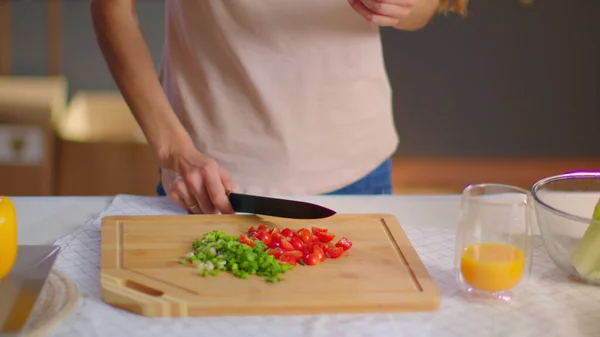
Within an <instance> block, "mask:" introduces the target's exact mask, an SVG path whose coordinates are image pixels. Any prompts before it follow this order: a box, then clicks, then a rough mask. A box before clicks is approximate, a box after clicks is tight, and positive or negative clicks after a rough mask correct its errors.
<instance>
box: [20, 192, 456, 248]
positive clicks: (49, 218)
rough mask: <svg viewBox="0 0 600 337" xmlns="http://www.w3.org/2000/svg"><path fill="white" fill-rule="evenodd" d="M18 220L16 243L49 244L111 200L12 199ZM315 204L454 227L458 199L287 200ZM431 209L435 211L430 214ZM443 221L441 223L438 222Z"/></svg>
mask: <svg viewBox="0 0 600 337" xmlns="http://www.w3.org/2000/svg"><path fill="white" fill-rule="evenodd" d="M11 199H12V200H13V202H14V203H15V207H16V208H17V218H18V221H19V224H18V226H19V244H21V245H29V244H51V243H53V242H54V241H55V240H57V239H59V238H61V237H63V236H65V235H67V234H70V233H72V232H74V231H75V230H77V229H78V228H80V227H81V226H83V225H84V224H85V223H86V222H88V221H89V220H91V219H93V218H94V217H96V216H98V214H99V213H100V212H101V211H103V210H104V209H106V207H108V206H109V205H110V203H111V201H112V200H113V197H109V196H101V197H70V196H69V197H12V198H11ZM290 199H298V200H305V201H308V202H315V203H320V204H322V205H324V206H325V207H331V208H333V209H335V210H337V211H338V212H339V213H345V212H349V213H355V212H356V210H357V209H358V210H360V212H362V213H379V212H382V213H391V214H394V215H395V216H396V217H397V219H398V221H399V222H400V223H411V224H415V225H418V226H433V227H442V228H455V227H456V223H455V219H456V218H457V216H458V210H459V209H458V207H459V203H460V196H456V195H439V196H437V195H436V196H429V195H407V196H404V195H397V196H374V197H357V196H312V197H305V198H290ZM431 210H435V212H432V211H431ZM442 219H445V220H442Z"/></svg>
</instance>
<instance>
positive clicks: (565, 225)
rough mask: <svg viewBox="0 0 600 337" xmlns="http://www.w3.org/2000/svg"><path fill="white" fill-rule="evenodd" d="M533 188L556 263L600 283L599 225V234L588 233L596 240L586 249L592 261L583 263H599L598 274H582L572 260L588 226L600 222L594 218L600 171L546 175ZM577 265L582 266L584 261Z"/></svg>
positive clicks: (575, 275)
mask: <svg viewBox="0 0 600 337" xmlns="http://www.w3.org/2000/svg"><path fill="white" fill-rule="evenodd" d="M531 192H532V196H533V199H534V209H535V215H536V218H537V223H538V227H539V229H540V233H541V236H542V239H543V241H544V246H545V248H546V250H547V251H548V254H549V255H550V258H551V259H552V260H553V261H554V264H556V266H557V267H558V268H559V269H560V270H562V271H563V272H564V273H566V274H567V276H568V277H570V278H571V279H574V280H576V281H579V282H582V283H588V284H594V285H600V228H599V230H598V234H597V235H593V234H594V233H589V234H591V235H588V238H592V239H593V240H592V241H595V242H592V244H593V245H591V246H592V247H593V246H595V247H597V248H596V249H591V250H590V249H589V248H588V249H587V252H588V253H587V254H586V255H587V256H586V259H588V261H591V262H592V263H587V262H586V263H584V265H585V264H588V266H589V265H597V267H595V268H594V269H596V270H597V271H598V272H597V273H596V275H592V274H593V273H589V272H587V273H584V274H583V275H582V274H581V273H580V272H578V270H577V269H578V268H575V266H574V263H573V261H574V260H573V259H574V254H575V252H576V249H577V248H578V245H579V244H580V241H581V239H582V238H583V236H584V234H585V233H586V231H587V229H588V228H589V227H590V225H594V226H600V221H592V214H593V212H594V208H595V207H596V203H597V202H598V200H599V199H600V172H573V173H565V174H561V175H557V176H552V177H548V178H544V179H542V180H540V181H538V182H536V183H535V184H534V185H533V187H532V189H531ZM593 236H595V237H596V238H597V239H594V238H593ZM586 240H587V238H586ZM590 251H591V254H590V253H589V252H590ZM594 252H595V254H594ZM576 265H578V266H580V265H581V261H579V262H578V263H576ZM585 269H587V268H585ZM582 270H583V269H582Z"/></svg>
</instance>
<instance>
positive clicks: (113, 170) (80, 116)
mask: <svg viewBox="0 0 600 337" xmlns="http://www.w3.org/2000/svg"><path fill="white" fill-rule="evenodd" d="M58 134H59V156H58V158H59V159H58V179H57V182H58V189H57V194H58V195H116V194H136V195H155V194H156V192H155V188H156V184H157V183H158V181H159V174H158V164H157V162H156V160H155V158H154V154H153V153H152V151H151V149H150V147H149V146H148V144H147V143H146V140H145V138H144V136H143V133H142V132H141V130H140V128H139V126H138V125H137V123H136V121H135V119H134V118H133V115H132V114H131V111H130V110H129V107H128V106H127V104H126V103H125V101H124V100H123V98H122V96H121V94H120V93H119V92H113V91H84V92H78V93H76V94H75V95H74V96H73V99H72V100H71V102H70V103H69V106H68V109H67V113H66V115H65V118H64V119H63V121H62V123H61V125H60V127H59V129H58Z"/></svg>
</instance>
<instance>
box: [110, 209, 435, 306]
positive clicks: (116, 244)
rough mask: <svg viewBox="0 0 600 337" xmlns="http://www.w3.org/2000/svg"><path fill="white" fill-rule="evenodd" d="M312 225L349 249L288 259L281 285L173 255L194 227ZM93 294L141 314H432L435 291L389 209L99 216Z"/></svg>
mask: <svg viewBox="0 0 600 337" xmlns="http://www.w3.org/2000/svg"><path fill="white" fill-rule="evenodd" d="M260 223H264V224H266V225H267V226H269V227H271V228H272V227H279V228H280V229H283V228H285V227H289V228H292V229H299V228H301V227H306V228H309V229H310V226H312V225H314V226H319V227H325V228H328V229H329V232H332V233H335V234H336V238H335V239H334V240H337V239H338V238H339V237H341V236H347V237H348V238H349V239H350V240H352V242H353V246H352V248H351V249H350V250H348V251H346V252H345V254H344V255H343V256H342V257H341V258H338V259H327V260H326V261H325V262H323V263H321V264H320V265H318V266H302V265H297V266H296V267H295V268H294V269H293V270H290V271H288V272H286V273H285V274H284V275H283V276H284V278H285V280H284V281H282V282H277V283H267V282H265V281H264V279H263V278H260V277H258V276H254V275H253V276H250V277H249V278H248V279H239V278H237V277H235V276H233V275H231V274H230V273H228V272H221V273H219V275H217V276H207V277H201V276H198V275H197V274H196V270H195V268H194V267H192V266H191V265H181V264H179V263H178V261H179V260H180V259H181V257H182V256H183V255H184V254H186V253H187V252H190V251H192V250H193V249H192V242H193V241H194V240H196V239H197V238H200V237H201V236H202V234H203V233H206V232H209V231H212V230H214V229H219V230H223V231H225V232H227V233H228V234H230V235H233V234H236V235H237V234H239V233H242V232H246V231H247V229H248V228H249V227H250V226H258V224H260ZM101 269H102V270H101V283H102V298H103V300H104V301H105V302H106V303H108V304H110V305H113V306H116V307H119V308H122V309H125V310H128V311H131V312H134V313H137V314H140V315H144V316H150V317H167V316H215V315H276V314H322V313H367V312H409V311H411V312H414V311H435V310H437V309H438V308H439V302H440V295H439V291H438V289H437V287H436V285H435V283H434V282H433V280H432V279H431V278H430V276H429V274H428V272H427V270H426V269H425V267H424V265H423V263H422V262H421V260H420V258H419V256H418V255H417V253H416V252H415V250H414V248H413V246H412V245H411V243H410V241H409V240H408V238H407V237H406V235H405V234H404V231H403V230H402V228H401V227H400V225H399V224H398V222H397V221H396V219H395V217H393V216H391V215H377V214H365V215H362V214H360V215H355V214H336V215H334V216H332V217H329V218H326V219H319V220H294V219H282V218H273V217H264V216H255V215H176V216H174V215H173V216H172V215H169V216H110V217H105V218H104V219H103V220H102V266H101Z"/></svg>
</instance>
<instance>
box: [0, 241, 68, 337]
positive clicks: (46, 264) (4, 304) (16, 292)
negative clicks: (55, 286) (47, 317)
mask: <svg viewBox="0 0 600 337" xmlns="http://www.w3.org/2000/svg"><path fill="white" fill-rule="evenodd" d="M18 249H19V250H18V252H19V253H18V256H17V261H16V263H15V266H14V267H13V269H12V270H11V272H10V273H9V274H8V275H7V276H6V277H5V278H4V279H2V280H0V298H1V299H2V300H0V336H17V335H20V334H21V333H22V332H23V330H24V328H26V326H27V323H28V321H29V318H30V315H31V312H32V310H33V308H34V307H35V304H36V302H37V299H38V297H39V295H40V293H41V292H42V289H43V288H44V285H45V284H46V280H47V278H48V275H49V274H50V272H51V271H52V267H53V266H54V262H55V261H56V258H57V256H58V252H59V251H60V247H58V246H54V245H40V246H37V245H35V246H19V248H18Z"/></svg>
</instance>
